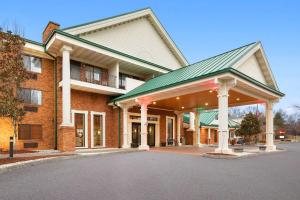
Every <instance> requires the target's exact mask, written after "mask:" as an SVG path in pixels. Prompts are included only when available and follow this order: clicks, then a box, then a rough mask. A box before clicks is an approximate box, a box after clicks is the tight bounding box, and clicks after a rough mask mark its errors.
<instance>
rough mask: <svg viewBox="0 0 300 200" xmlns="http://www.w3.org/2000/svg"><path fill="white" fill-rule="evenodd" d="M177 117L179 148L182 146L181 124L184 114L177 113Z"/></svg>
mask: <svg viewBox="0 0 300 200" xmlns="http://www.w3.org/2000/svg"><path fill="white" fill-rule="evenodd" d="M175 114H176V116H177V143H178V146H181V145H182V144H181V142H180V132H181V123H182V117H183V113H182V112H175Z"/></svg>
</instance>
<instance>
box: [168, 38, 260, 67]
mask: <svg viewBox="0 0 300 200" xmlns="http://www.w3.org/2000/svg"><path fill="white" fill-rule="evenodd" d="M255 43H258V42H251V43H249V44H245V45H243V46H240V47H237V48H234V49H231V50H229V51H225V52H223V53H219V54H217V55H214V56H211V57H208V58H205V59H203V60H200V61H197V62H195V63H192V64H190V65H186V66H184V67H182V68H185V67H188V66H191V65H195V64H198V63H200V62H203V61H206V60H209V59H212V58H215V57H218V56H221V55H224V54H227V53H229V52H232V51H236V50H238V49H241V48H244V47H246V46H251V45H253V44H255ZM174 71H176V70H174Z"/></svg>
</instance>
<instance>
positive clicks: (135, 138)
mask: <svg viewBox="0 0 300 200" xmlns="http://www.w3.org/2000/svg"><path fill="white" fill-rule="evenodd" d="M140 144H141V124H140V123H132V143H131V146H132V147H138V146H139V145H140Z"/></svg>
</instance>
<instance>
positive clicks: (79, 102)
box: [57, 58, 122, 147]
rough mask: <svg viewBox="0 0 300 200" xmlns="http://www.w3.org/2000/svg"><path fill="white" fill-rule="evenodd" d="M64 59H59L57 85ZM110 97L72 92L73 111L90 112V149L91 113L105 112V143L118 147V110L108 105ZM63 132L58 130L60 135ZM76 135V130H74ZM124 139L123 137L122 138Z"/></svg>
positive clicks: (89, 134) (60, 95) (59, 92)
mask: <svg viewBox="0 0 300 200" xmlns="http://www.w3.org/2000/svg"><path fill="white" fill-rule="evenodd" d="M61 72H62V59H61V58H58V59H57V77H58V80H57V83H58V84H59V82H60V81H61V77H62V76H61ZM57 96H58V97H57V98H58V118H57V121H58V126H59V125H60V124H61V123H62V88H61V87H59V88H58V94H57ZM109 100H110V96H108V95H103V94H96V93H90V92H83V91H78V90H72V91H71V109H73V110H82V111H88V138H89V139H88V147H91V116H90V115H91V111H95V112H105V113H106V114H105V115H106V116H105V118H106V120H105V139H106V141H105V143H106V147H118V108H113V106H109V105H108V104H107V103H108V102H109ZM60 133H61V131H60V130H58V134H60ZM74 135H75V130H74ZM121 138H122V137H121Z"/></svg>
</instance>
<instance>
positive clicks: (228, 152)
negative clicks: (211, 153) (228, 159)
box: [215, 148, 233, 154]
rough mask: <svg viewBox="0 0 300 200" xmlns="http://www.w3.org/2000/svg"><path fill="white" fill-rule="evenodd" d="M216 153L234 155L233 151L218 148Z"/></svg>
mask: <svg viewBox="0 0 300 200" xmlns="http://www.w3.org/2000/svg"><path fill="white" fill-rule="evenodd" d="M215 153H224V154H232V153H233V151H232V149H221V148H217V149H215Z"/></svg>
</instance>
